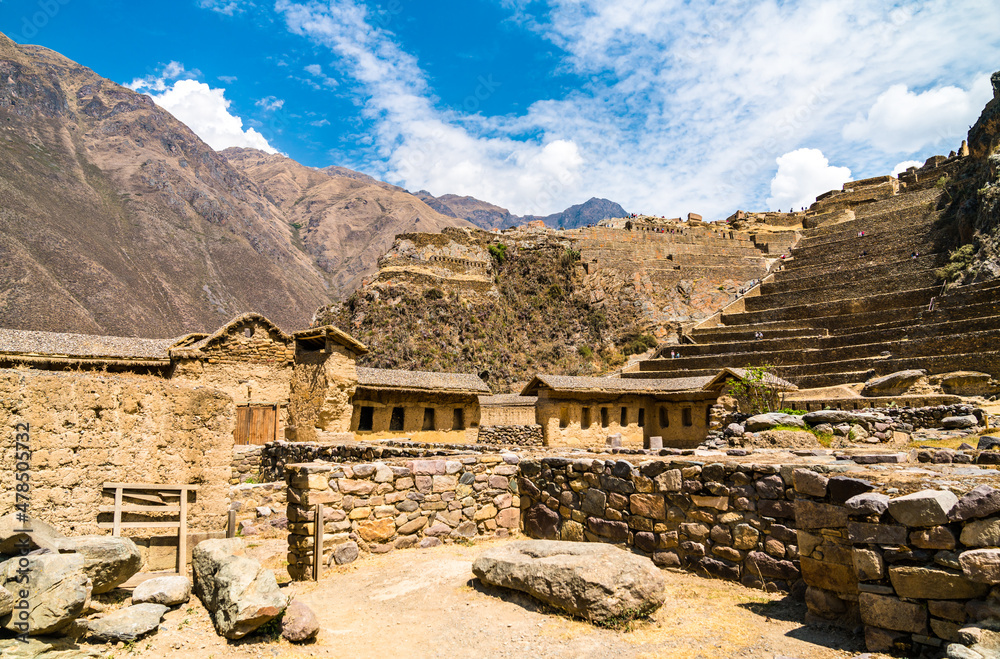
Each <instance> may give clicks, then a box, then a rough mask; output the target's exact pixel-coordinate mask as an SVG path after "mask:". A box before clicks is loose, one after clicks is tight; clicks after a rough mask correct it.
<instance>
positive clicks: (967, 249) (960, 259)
mask: <svg viewBox="0 0 1000 659" xmlns="http://www.w3.org/2000/svg"><path fill="white" fill-rule="evenodd" d="M975 253H976V246H975V245H962V246H961V247H959V248H958V249H955V250H952V252H951V254H949V255H948V264H947V265H946V266H944V267H943V268H938V269H937V270H936V271H935V273H934V274H936V275H937V277H938V279H941V280H943V281H955V280H956V279H958V278H959V276H960V275H961V274H962V273H963V272H965V270H966V269H967V268H968V267H969V266H970V265H972V261H973V257H974V256H975Z"/></svg>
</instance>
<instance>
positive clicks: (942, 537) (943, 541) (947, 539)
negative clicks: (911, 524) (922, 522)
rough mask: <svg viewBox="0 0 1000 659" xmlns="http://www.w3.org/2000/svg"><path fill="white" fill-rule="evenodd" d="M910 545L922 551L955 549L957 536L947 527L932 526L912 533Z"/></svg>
mask: <svg viewBox="0 0 1000 659" xmlns="http://www.w3.org/2000/svg"><path fill="white" fill-rule="evenodd" d="M910 544H911V545H913V546H914V547H919V548H920V549H954V548H955V534H953V533H952V532H951V531H950V530H949V529H948V527H946V526H932V527H930V528H927V529H920V530H919V531H913V532H911V533H910Z"/></svg>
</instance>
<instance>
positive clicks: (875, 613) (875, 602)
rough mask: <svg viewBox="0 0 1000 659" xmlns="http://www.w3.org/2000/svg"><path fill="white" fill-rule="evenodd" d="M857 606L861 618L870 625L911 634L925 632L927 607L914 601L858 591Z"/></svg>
mask: <svg viewBox="0 0 1000 659" xmlns="http://www.w3.org/2000/svg"><path fill="white" fill-rule="evenodd" d="M858 606H859V608H860V610H861V620H862V622H864V623H865V624H866V625H869V626H871V627H879V628H882V629H889V630H893V631H901V632H910V633H913V634H926V633H927V631H928V630H927V607H926V606H925V605H924V604H918V603H915V602H904V601H902V600H901V599H899V598H897V597H889V596H886V595H875V594H873V593H859V594H858Z"/></svg>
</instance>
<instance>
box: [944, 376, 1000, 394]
mask: <svg viewBox="0 0 1000 659" xmlns="http://www.w3.org/2000/svg"><path fill="white" fill-rule="evenodd" d="M991 379H992V378H991V377H990V374H989V373H979V372H977V371H953V372H951V373H945V374H944V375H942V376H941V390H942V391H943V392H945V393H946V394H952V395H955V396H989V395H990V394H992V393H995V392H996V387H995V386H993V383H992V382H991V381H990V380H991Z"/></svg>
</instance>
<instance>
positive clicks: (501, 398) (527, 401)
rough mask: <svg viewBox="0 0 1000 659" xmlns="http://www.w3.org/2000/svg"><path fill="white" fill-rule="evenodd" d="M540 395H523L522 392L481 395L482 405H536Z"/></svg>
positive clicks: (480, 403) (480, 402)
mask: <svg viewBox="0 0 1000 659" xmlns="http://www.w3.org/2000/svg"><path fill="white" fill-rule="evenodd" d="M536 402H538V396H522V395H520V394H498V395H496V396H480V397H479V405H480V406H482V407H534V406H535V403H536Z"/></svg>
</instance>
